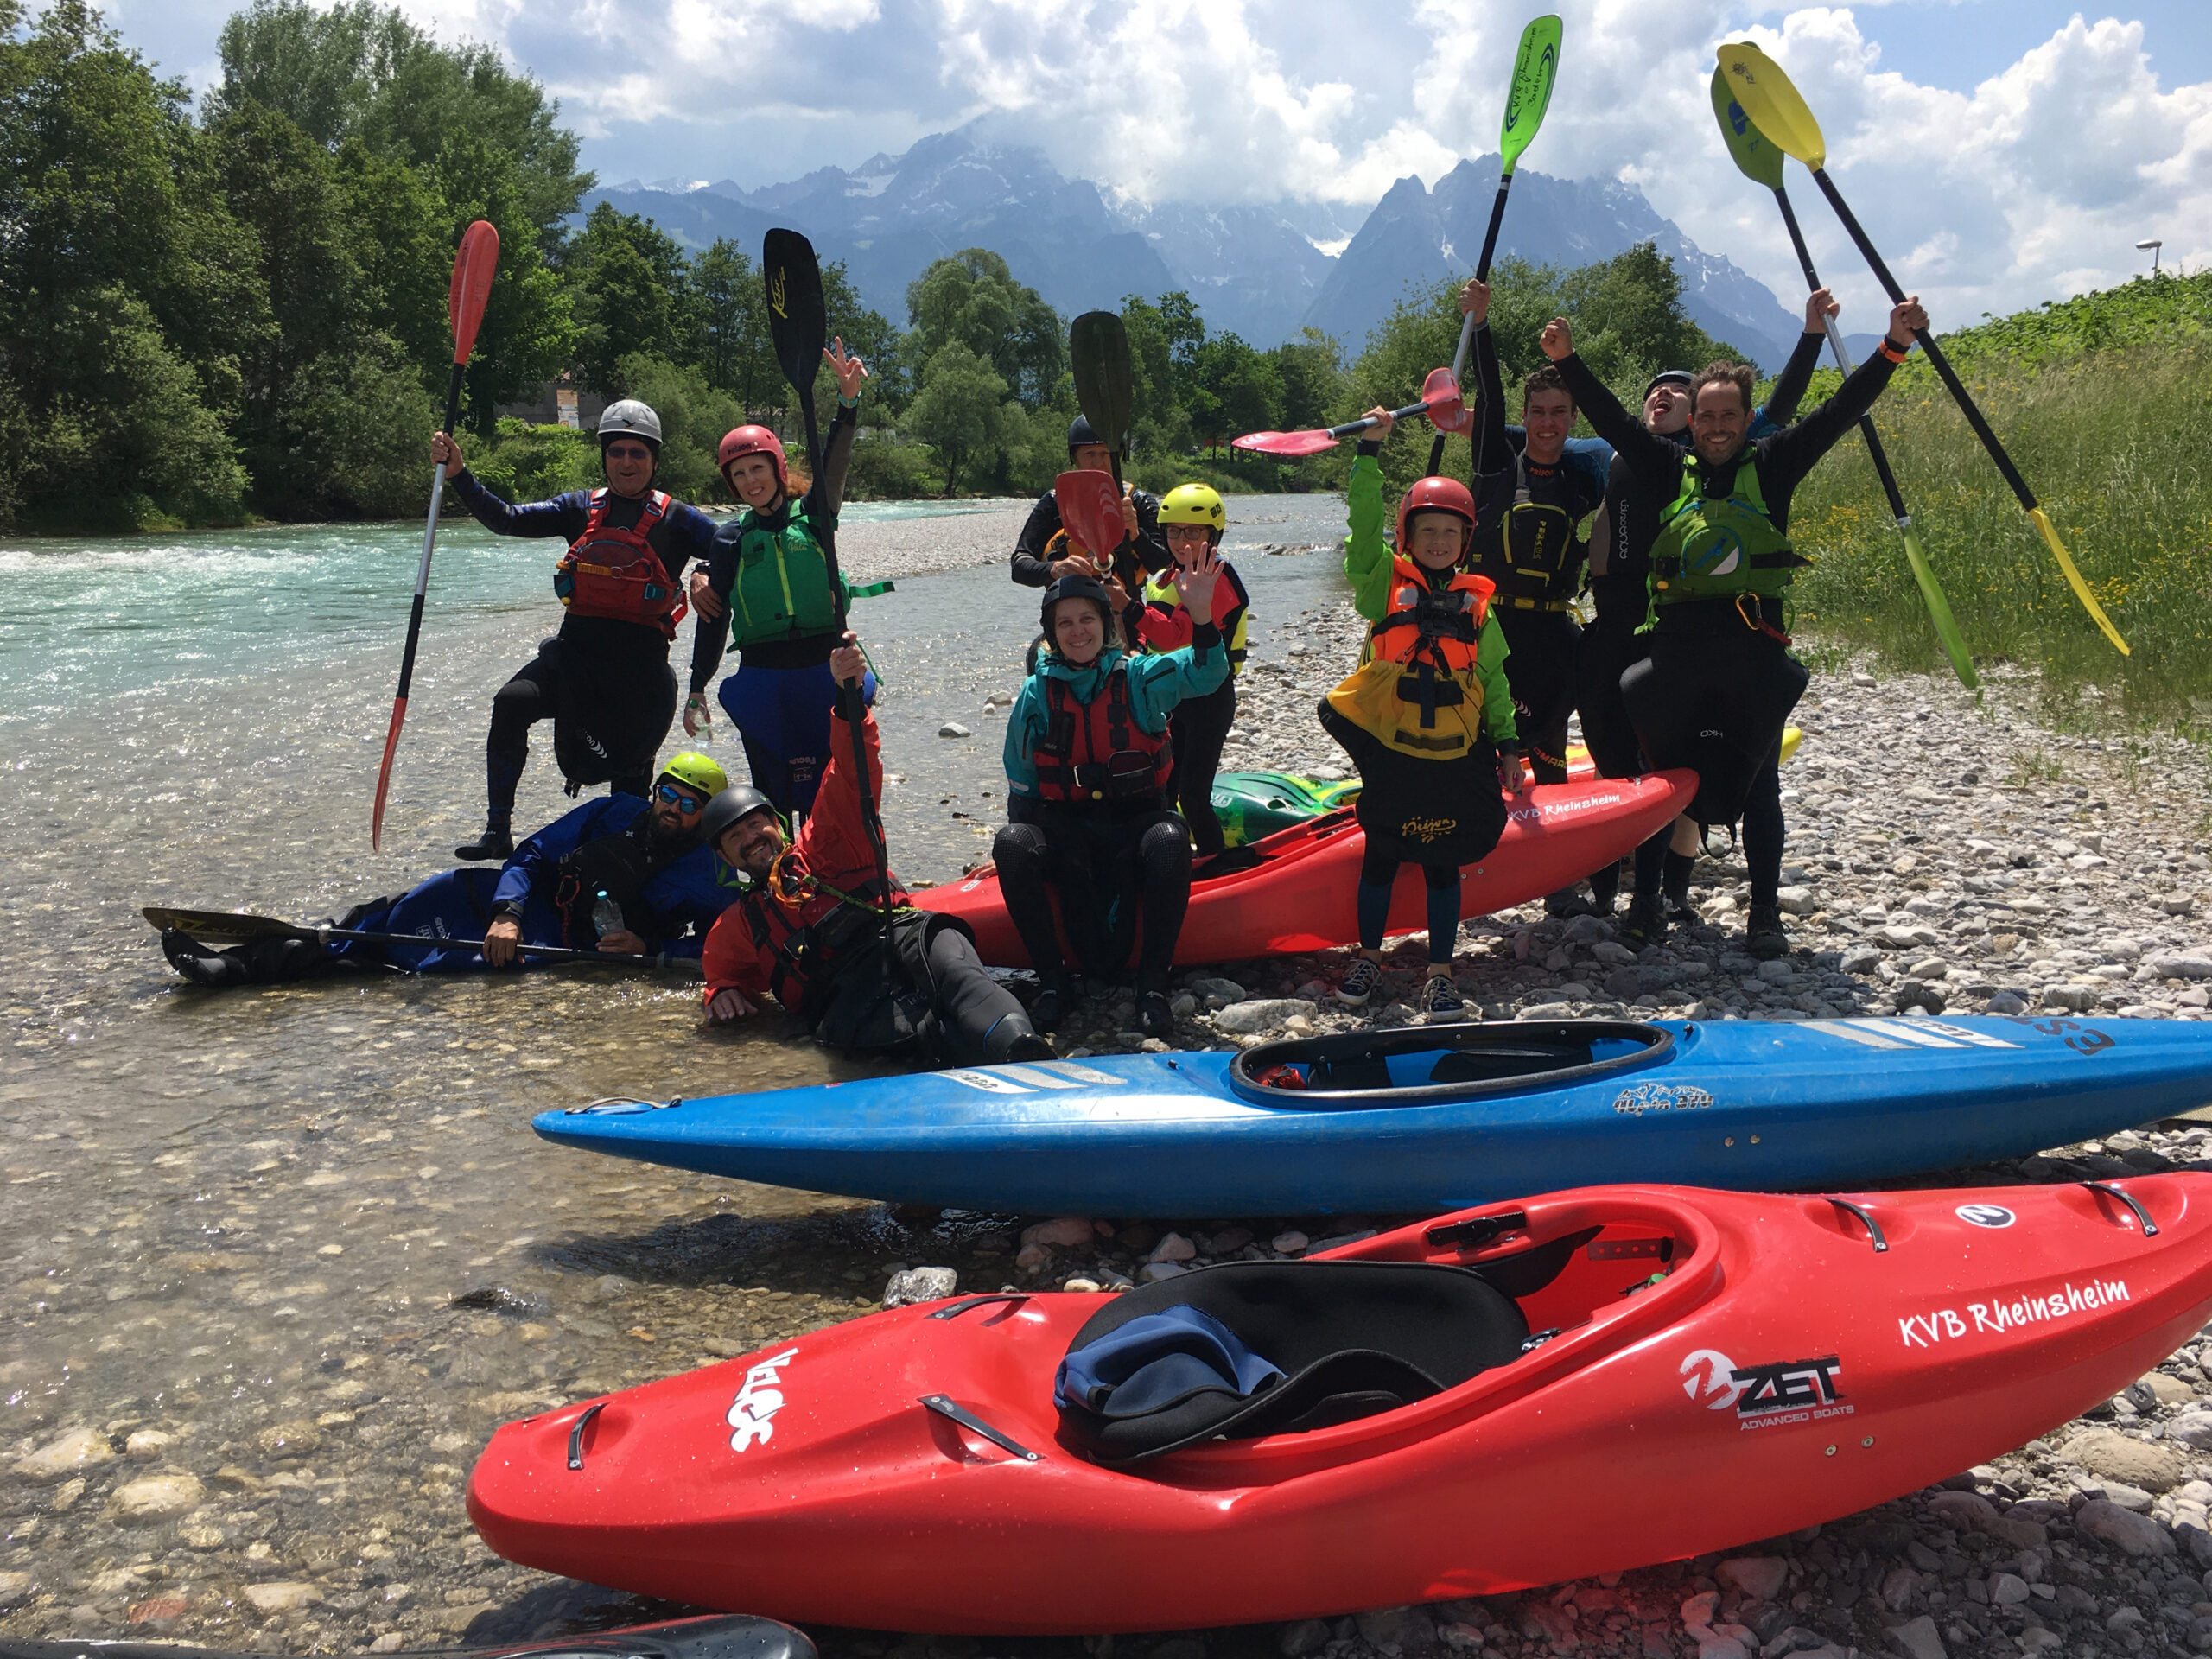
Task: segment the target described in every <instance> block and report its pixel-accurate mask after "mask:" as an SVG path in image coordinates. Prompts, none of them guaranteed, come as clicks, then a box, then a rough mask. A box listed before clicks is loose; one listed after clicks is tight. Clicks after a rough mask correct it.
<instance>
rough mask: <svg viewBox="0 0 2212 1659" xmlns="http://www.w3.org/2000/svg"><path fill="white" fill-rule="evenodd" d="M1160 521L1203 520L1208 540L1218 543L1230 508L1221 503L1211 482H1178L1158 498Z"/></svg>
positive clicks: (1188, 522)
mask: <svg viewBox="0 0 2212 1659" xmlns="http://www.w3.org/2000/svg"><path fill="white" fill-rule="evenodd" d="M1160 523H1161V524H1204V525H1205V527H1206V529H1207V530H1208V531H1210V532H1211V537H1210V539H1211V542H1212V543H1215V544H1216V545H1218V544H1219V543H1220V541H1221V532H1222V531H1224V530H1225V529H1227V528H1228V526H1229V509H1228V508H1226V507H1224V506H1223V505H1221V496H1220V494H1219V493H1217V491H1215V490H1214V489H1213V487H1212V486H1210V485H1205V484H1178V485H1177V486H1175V487H1174V488H1173V489H1172V490H1170V491H1168V492H1167V494H1166V497H1165V498H1163V499H1162V500H1161V501H1160Z"/></svg>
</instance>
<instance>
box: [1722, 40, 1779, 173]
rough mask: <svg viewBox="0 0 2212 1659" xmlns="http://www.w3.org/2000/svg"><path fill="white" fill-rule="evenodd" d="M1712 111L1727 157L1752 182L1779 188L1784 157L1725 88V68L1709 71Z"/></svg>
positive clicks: (1734, 95) (1726, 81) (1732, 94)
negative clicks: (1726, 150)
mask: <svg viewBox="0 0 2212 1659" xmlns="http://www.w3.org/2000/svg"><path fill="white" fill-rule="evenodd" d="M1713 116H1714V118H1716V119H1717V120H1719V123H1720V138H1721V142H1722V143H1725V144H1726V145H1727V146H1728V155H1729V157H1730V159H1732V161H1734V162H1735V163H1736V167H1737V169H1738V171H1739V172H1741V173H1742V174H1743V175H1744V176H1745V178H1747V179H1749V180H1750V181H1751V182H1752V183H1753V184H1763V185H1764V186H1765V187H1766V188H1768V189H1770V190H1779V189H1781V188H1782V164H1783V161H1784V160H1785V159H1786V158H1785V157H1784V156H1783V153H1782V151H1781V149H1779V148H1778V147H1777V145H1776V144H1775V143H1773V142H1772V141H1771V140H1770V139H1769V138H1768V137H1767V136H1766V135H1765V134H1764V133H1763V132H1761V131H1760V130H1758V127H1757V126H1756V125H1755V124H1753V123H1752V121H1751V117H1750V116H1748V115H1745V113H1744V106H1743V105H1741V104H1738V102H1737V101H1736V94H1735V93H1734V92H1731V91H1730V90H1729V87H1728V72H1727V71H1726V69H1715V70H1714V71H1713Z"/></svg>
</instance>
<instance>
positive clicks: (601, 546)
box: [553, 490, 690, 639]
mask: <svg viewBox="0 0 2212 1659" xmlns="http://www.w3.org/2000/svg"><path fill="white" fill-rule="evenodd" d="M607 495H608V492H607V491H606V490H594V491H593V492H592V493H591V512H590V515H589V517H588V518H586V519H585V520H584V533H583V534H582V535H581V536H579V537H576V539H575V541H574V542H573V543H570V544H569V550H568V551H567V552H566V553H563V555H562V556H561V562H560V563H558V564H557V565H556V566H555V567H554V569H553V591H554V592H555V593H556V594H559V595H560V596H561V602H562V603H563V605H565V606H567V607H569V611H570V612H571V613H574V614H575V615H577V616H603V617H607V618H608V619H610V620H613V621H616V622H634V623H636V624H637V625H638V626H640V627H646V628H658V630H659V631H660V632H661V634H662V636H663V637H664V638H665V639H675V638H676V625H677V623H678V622H681V621H682V620H683V613H684V612H685V611H687V610H689V609H690V602H689V601H686V600H685V598H684V597H683V591H682V590H681V589H680V588H677V585H676V583H675V582H672V581H671V580H670V579H669V575H668V567H667V566H666V565H664V564H663V563H661V561H660V555H659V554H658V553H656V552H654V551H653V550H652V543H650V542H648V541H647V540H646V537H648V536H650V535H651V534H652V530H653V526H654V525H656V524H659V523H660V521H661V520H662V519H663V518H666V517H667V516H668V509H669V505H670V504H669V498H668V497H667V495H666V494H664V493H663V492H661V491H659V490H655V491H653V492H652V493H651V494H650V495H648V496H647V497H646V498H645V511H644V512H642V513H640V514H639V516H638V522H637V525H636V527H635V528H634V529H631V530H617V529H615V528H613V526H612V525H610V524H607Z"/></svg>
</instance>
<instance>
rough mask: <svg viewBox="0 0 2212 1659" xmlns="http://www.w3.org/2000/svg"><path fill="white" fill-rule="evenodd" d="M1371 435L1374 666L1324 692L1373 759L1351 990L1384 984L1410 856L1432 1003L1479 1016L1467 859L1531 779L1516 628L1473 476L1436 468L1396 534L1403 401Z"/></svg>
mask: <svg viewBox="0 0 2212 1659" xmlns="http://www.w3.org/2000/svg"><path fill="white" fill-rule="evenodd" d="M1369 415H1370V418H1371V419H1373V420H1374V421H1375V422H1376V424H1375V426H1374V427H1373V428H1371V429H1370V434H1371V435H1370V437H1369V438H1368V439H1367V440H1366V441H1365V442H1362V443H1361V444H1360V446H1359V454H1358V455H1357V458H1356V459H1354V461H1352V464H1351V476H1350V477H1349V478H1348V479H1347V480H1345V484H1344V501H1345V505H1346V507H1347V508H1348V510H1349V517H1350V519H1351V538H1350V541H1349V543H1348V544H1347V546H1346V548H1345V551H1344V574H1345V575H1347V576H1349V577H1351V584H1352V603H1353V604H1354V606H1355V607H1357V609H1358V611H1359V613H1360V614H1361V615H1362V616H1363V617H1365V618H1366V619H1367V620H1368V622H1369V623H1370V625H1371V626H1370V628H1369V630H1368V642H1367V649H1366V651H1365V652H1363V655H1362V658H1361V662H1360V667H1359V669H1358V671H1357V672H1355V673H1354V674H1353V675H1352V676H1351V678H1349V679H1347V680H1345V681H1344V683H1343V684H1341V685H1339V686H1338V687H1337V689H1336V690H1333V691H1332V692H1331V693H1330V694H1329V695H1328V696H1326V697H1325V698H1324V699H1323V700H1322V702H1321V708H1320V716H1321V725H1322V728H1323V729H1324V730H1325V731H1326V732H1327V733H1328V734H1329V735H1330V736H1332V737H1333V738H1335V739H1336V740H1337V741H1338V743H1341V744H1342V745H1343V746H1344V751H1345V753H1348V754H1350V755H1351V758H1352V762H1353V764H1354V765H1356V766H1358V768H1359V775H1360V782H1361V787H1360V795H1359V804H1358V806H1357V809H1356V811H1357V816H1358V818H1359V825H1360V828H1361V829H1363V831H1365V832H1366V836H1367V855H1366V857H1365V859H1364V860H1363V861H1362V862H1361V865H1360V871H1359V899H1358V904H1359V946H1360V950H1359V959H1358V960H1357V962H1355V963H1353V964H1352V968H1351V973H1349V974H1348V975H1346V976H1345V977H1344V983H1343V984H1342V985H1341V986H1339V987H1338V989H1337V995H1338V999H1339V1000H1340V1001H1344V1002H1347V1003H1350V1004H1351V1005H1352V1006H1353V1007H1361V1006H1363V1005H1364V1004H1365V1003H1366V1001H1368V999H1369V998H1370V996H1372V995H1374V994H1375V990H1376V986H1377V985H1379V984H1380V983H1381V982H1382V978H1383V968H1382V947H1383V928H1384V927H1385V926H1386V925H1387V924H1388V921H1389V913H1390V889H1391V886H1392V884H1393V882H1394V881H1395V880H1396V878H1397V874H1398V867H1399V865H1400V864H1401V863H1402V862H1406V861H1411V862H1414V863H1416V864H1419V865H1420V866H1421V874H1422V877H1423V878H1424V880H1426V881H1427V887H1428V976H1427V982H1426V983H1425V984H1424V985H1423V986H1422V988H1421V1012H1422V1013H1423V1014H1427V1016H1428V1017H1429V1018H1430V1019H1431V1020H1457V1019H1459V1018H1461V1017H1462V1016H1463V1015H1464V1014H1465V1012H1466V1009H1465V1004H1464V1003H1463V1002H1462V1001H1460V999H1459V989H1458V987H1457V986H1456V985H1454V984H1453V982H1452V946H1453V944H1455V942H1456V941H1457V940H1458V938H1459V867H1460V866H1461V865H1463V864H1471V863H1473V862H1474V861H1477V860H1478V859H1480V858H1483V857H1484V856H1486V855H1488V854H1489V852H1490V850H1491V849H1492V848H1493V847H1495V846H1497V842H1498V837H1499V836H1502V835H1503V834H1504V833H1505V823H1506V819H1505V802H1504V799H1503V796H1502V795H1501V794H1500V793H1499V785H1500V784H1501V783H1503V785H1504V786H1505V787H1506V788H1507V789H1510V790H1513V791H1519V790H1521V789H1522V788H1524V787H1526V779H1525V776H1524V774H1523V773H1522V766H1521V756H1520V753H1519V752H1518V750H1517V749H1516V748H1514V747H1511V746H1512V745H1513V744H1514V743H1516V741H1517V739H1518V734H1517V732H1516V728H1515V726H1514V721H1513V694H1512V692H1511V690H1510V689H1509V688H1508V687H1507V684H1506V679H1505V659H1506V654H1507V652H1506V645H1505V636H1504V634H1503V632H1500V630H1499V628H1498V626H1497V618H1496V617H1494V616H1492V615H1491V612H1490V598H1491V584H1490V583H1489V582H1487V581H1485V580H1484V578H1482V577H1480V576H1478V575H1471V574H1469V573H1468V572H1466V571H1465V570H1464V569H1460V565H1461V563H1462V562H1463V561H1464V560H1465V557H1466V556H1467V550H1468V548H1469V547H1470V545H1471V543H1472V542H1473V540H1474V534H1475V503H1474V498H1473V497H1472V496H1471V494H1470V493H1468V491H1467V487H1466V486H1465V485H1464V484H1460V483H1459V482H1457V481H1456V480H1452V479H1448V478H1425V479H1422V480H1421V481H1420V482H1419V483H1417V484H1415V485H1414V486H1413V488H1411V489H1410V490H1408V491H1407V492H1406V494H1405V498H1404V499H1403V500H1402V501H1400V502H1399V504H1398V533H1397V546H1396V550H1395V554H1394V552H1393V550H1391V549H1390V548H1389V547H1387V546H1385V545H1384V543H1383V468H1382V465H1381V463H1380V462H1379V461H1376V455H1377V454H1379V453H1380V451H1381V450H1382V448H1383V439H1384V438H1386V437H1388V436H1389V433H1390V415H1389V410H1383V409H1379V408H1378V409H1375V410H1370V411H1369Z"/></svg>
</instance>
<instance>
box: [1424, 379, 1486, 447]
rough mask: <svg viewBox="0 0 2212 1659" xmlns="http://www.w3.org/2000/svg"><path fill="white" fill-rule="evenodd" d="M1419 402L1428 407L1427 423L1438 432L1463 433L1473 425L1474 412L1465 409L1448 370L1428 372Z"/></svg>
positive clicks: (1464, 401) (1454, 381) (1465, 405)
mask: <svg viewBox="0 0 2212 1659" xmlns="http://www.w3.org/2000/svg"><path fill="white" fill-rule="evenodd" d="M1421 402H1423V403H1424V404H1427V405H1428V419H1429V423H1430V424H1431V425H1432V426H1433V427H1435V429H1437V430H1438V431H1440V432H1465V431H1466V430H1467V429H1469V428H1470V427H1471V426H1473V425H1474V423H1475V411H1474V410H1471V409H1469V408H1468V407H1467V402H1466V399H1465V397H1462V396H1461V395H1460V393H1459V382H1458V381H1457V380H1455V379H1453V378H1452V371H1451V370H1449V369H1431V370H1430V371H1429V372H1428V378H1427V379H1426V380H1424V381H1422V382H1421Z"/></svg>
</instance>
